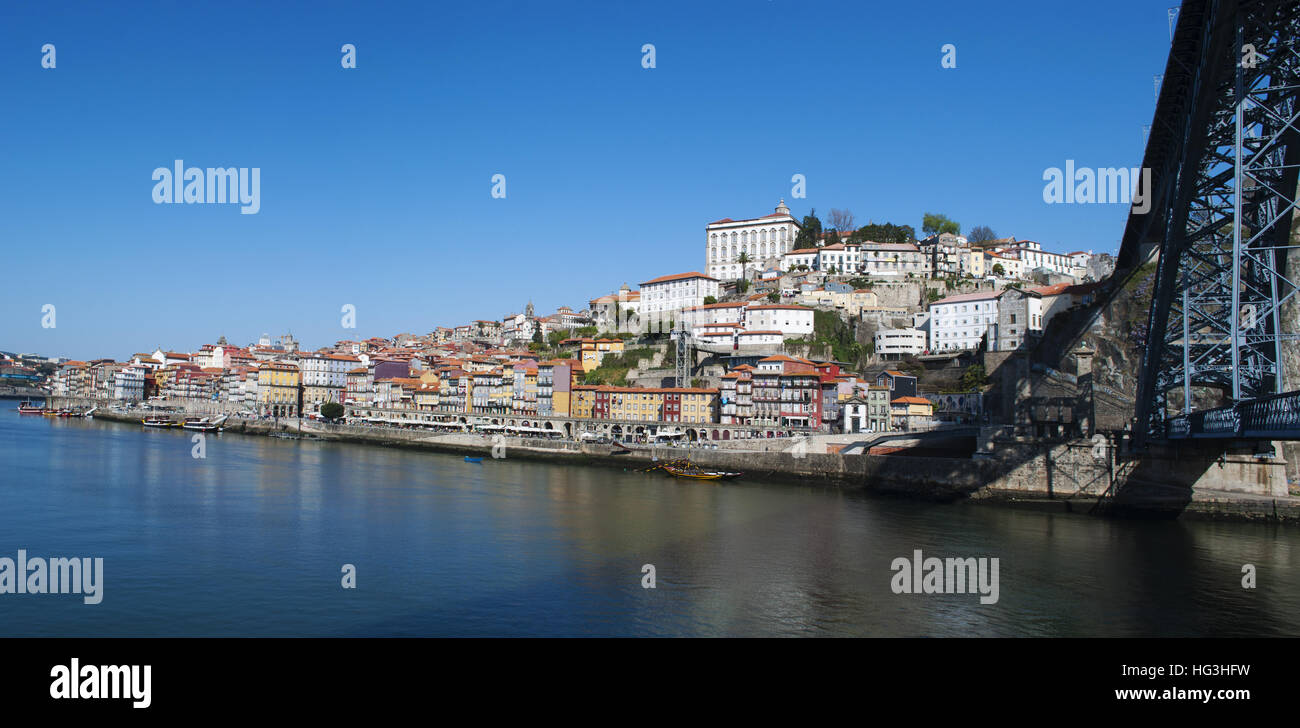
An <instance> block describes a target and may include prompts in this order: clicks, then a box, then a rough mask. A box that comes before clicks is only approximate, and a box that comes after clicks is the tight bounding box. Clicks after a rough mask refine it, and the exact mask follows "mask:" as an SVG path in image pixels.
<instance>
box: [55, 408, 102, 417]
mask: <svg viewBox="0 0 1300 728" xmlns="http://www.w3.org/2000/svg"><path fill="white" fill-rule="evenodd" d="M97 409H99V408H98V407H91V408H90V409H88V410H66V409H65V410H59V416H60V417H89V416H90V415H91V413H92V412H94V411H95V410H97Z"/></svg>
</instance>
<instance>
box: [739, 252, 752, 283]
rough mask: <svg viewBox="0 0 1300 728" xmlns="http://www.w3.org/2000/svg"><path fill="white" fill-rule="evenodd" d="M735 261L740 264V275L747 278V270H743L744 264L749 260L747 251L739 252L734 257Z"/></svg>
mask: <svg viewBox="0 0 1300 728" xmlns="http://www.w3.org/2000/svg"><path fill="white" fill-rule="evenodd" d="M736 262H737V263H739V264H740V277H741V278H746V279H748V278H749V271H747V270H745V265H746V264H748V263H749V262H750V258H749V253H741V254H740V255H739V256H737V257H736Z"/></svg>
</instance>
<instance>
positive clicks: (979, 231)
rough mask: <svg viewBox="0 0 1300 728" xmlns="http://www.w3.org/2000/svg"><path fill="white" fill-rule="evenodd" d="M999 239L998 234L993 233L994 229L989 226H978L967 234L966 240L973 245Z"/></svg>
mask: <svg viewBox="0 0 1300 728" xmlns="http://www.w3.org/2000/svg"><path fill="white" fill-rule="evenodd" d="M997 239H998V234H997V233H995V232H993V228H991V227H989V226H988V225H976V226H975V227H973V228H971V229H970V232H969V233H967V234H966V240H967V241H969V242H972V243H983V242H987V241H989V240H997Z"/></svg>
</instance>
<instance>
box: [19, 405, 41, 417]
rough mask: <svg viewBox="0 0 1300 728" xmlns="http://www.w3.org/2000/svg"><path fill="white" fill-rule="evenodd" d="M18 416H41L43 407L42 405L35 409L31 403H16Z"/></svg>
mask: <svg viewBox="0 0 1300 728" xmlns="http://www.w3.org/2000/svg"><path fill="white" fill-rule="evenodd" d="M18 414H20V415H43V414H45V407H44V406H43V405H42V406H40V407H37V406H36V405H34V404H32V403H31V402H19V403H18Z"/></svg>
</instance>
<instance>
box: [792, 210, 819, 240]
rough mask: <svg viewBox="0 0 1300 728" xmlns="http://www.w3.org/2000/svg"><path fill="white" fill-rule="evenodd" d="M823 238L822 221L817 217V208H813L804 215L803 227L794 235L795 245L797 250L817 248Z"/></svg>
mask: <svg viewBox="0 0 1300 728" xmlns="http://www.w3.org/2000/svg"><path fill="white" fill-rule="evenodd" d="M821 239H822V221H821V220H819V219H818V218H817V208H813V209H811V210H809V211H808V214H807V215H804V216H803V227H801V228H800V229H799V232H798V233H796V234H795V236H794V247H795V249H796V250H800V249H803V248H815V247H817V245H818V243H819V242H820V241H821Z"/></svg>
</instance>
